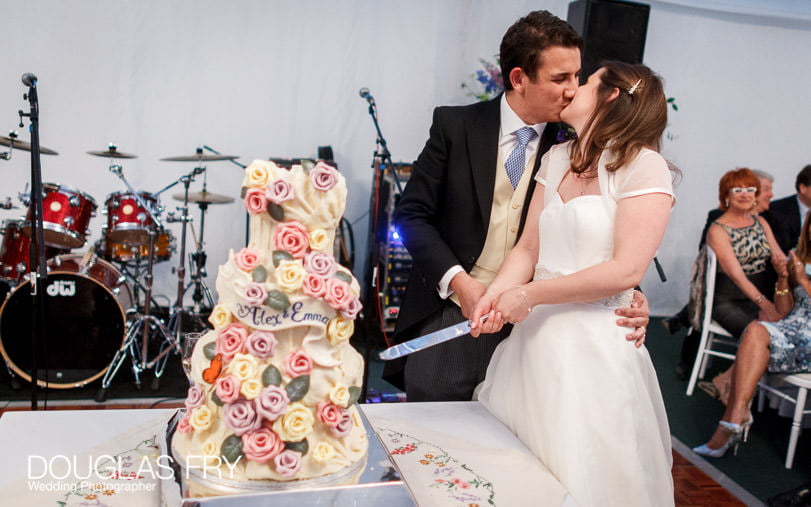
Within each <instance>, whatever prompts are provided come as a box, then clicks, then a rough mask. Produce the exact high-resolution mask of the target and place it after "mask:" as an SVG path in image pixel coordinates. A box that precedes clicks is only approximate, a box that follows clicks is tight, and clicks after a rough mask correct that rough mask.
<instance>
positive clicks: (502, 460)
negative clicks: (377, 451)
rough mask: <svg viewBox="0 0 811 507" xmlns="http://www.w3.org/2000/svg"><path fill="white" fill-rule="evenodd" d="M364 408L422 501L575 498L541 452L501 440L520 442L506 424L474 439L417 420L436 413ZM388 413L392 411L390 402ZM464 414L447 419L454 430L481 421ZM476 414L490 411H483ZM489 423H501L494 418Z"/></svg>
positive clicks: (518, 502) (475, 503)
mask: <svg viewBox="0 0 811 507" xmlns="http://www.w3.org/2000/svg"><path fill="white" fill-rule="evenodd" d="M471 403H472V402H471ZM422 405H427V404H422ZM434 405H437V404H434ZM381 408H382V407H381ZM432 408H433V409H434V410H435V409H436V406H434V407H432ZM364 412H365V413H366V415H367V417H368V418H369V420H370V422H371V424H372V426H374V428H375V431H376V432H377V434H378V436H379V437H380V439H381V441H382V442H383V445H384V446H385V447H386V448H387V449H388V451H389V453H390V454H391V457H392V458H393V460H394V462H395V463H396V465H397V467H398V468H399V470H400V472H401V473H402V475H403V479H404V480H405V482H406V484H408V487H409V489H410V490H411V492H412V494H413V495H414V497H415V499H416V501H417V503H418V504H419V505H420V506H421V507H427V506H457V505H458V506H464V507H485V506H490V505H495V506H522V505H527V506H529V505H548V506H556V505H572V504H573V501H572V499H571V497H570V496H569V495H568V493H567V491H566V490H565V489H564V487H563V486H562V485H561V484H560V483H559V482H558V481H557V479H555V477H554V476H553V475H552V474H551V473H550V472H549V471H548V470H547V469H546V467H544V465H543V464H542V463H541V462H540V461H539V460H538V459H537V458H536V457H535V456H533V455H532V454H530V453H529V452H528V451H526V450H523V451H522V450H519V449H518V448H516V447H517V446H516V445H503V446H499V443H501V441H505V440H514V441H515V442H518V440H517V439H516V438H515V437H514V436H513V435H512V434H511V433H509V431H508V430H507V429H506V428H505V427H503V426H501V427H500V430H501V431H489V430H488V431H485V432H483V433H486V434H488V435H491V436H492V438H491V439H489V440H488V439H485V440H477V441H471V440H466V439H461V438H457V437H456V436H451V435H449V434H448V433H445V432H437V431H433V430H432V429H428V428H426V427H424V426H422V425H420V424H416V423H414V422H411V421H420V422H426V423H429V424H430V423H431V422H432V421H436V419H435V418H433V419H432V418H431V417H427V418H424V419H420V418H419V417H414V418H412V417H409V418H408V419H405V418H396V419H395V418H390V417H386V416H384V415H378V414H379V412H378V411H373V410H366V409H364ZM382 413H383V414H385V413H386V412H385V408H384V409H383V411H382ZM450 413H451V414H452V413H453V412H450ZM459 415H460V416H461V417H457V418H453V417H450V418H448V420H447V424H446V426H447V428H448V429H449V430H450V431H451V432H453V427H454V426H455V425H458V426H457V427H459V428H461V427H462V425H465V426H468V427H470V426H476V425H479V423H480V422H481V421H477V420H475V419H474V420H471V418H470V417H465V416H470V412H467V413H464V414H459ZM474 416H482V417H485V416H484V415H483V414H482V413H481V412H475V413H474ZM488 416H489V414H488ZM454 419H455V420H454ZM487 424H498V425H500V423H498V421H494V419H491V420H488V421H487ZM479 429H480V430H481V429H482V428H481V426H479ZM505 432H506V433H505ZM453 433H454V434H455V435H459V434H460V433H461V434H464V432H453ZM470 435H472V436H474V437H478V436H477V435H475V434H470ZM464 436H468V435H464ZM511 444H512V443H511Z"/></svg>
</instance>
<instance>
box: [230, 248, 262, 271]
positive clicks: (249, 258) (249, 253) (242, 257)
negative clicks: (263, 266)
mask: <svg viewBox="0 0 811 507" xmlns="http://www.w3.org/2000/svg"><path fill="white" fill-rule="evenodd" d="M234 262H235V263H236V265H237V267H238V268H239V269H241V270H242V271H252V270H253V269H254V268H255V267H256V266H258V265H259V252H257V251H256V250H254V249H253V248H250V247H247V246H246V247H245V248H243V249H242V250H240V251H239V252H237V253H235V254H234Z"/></svg>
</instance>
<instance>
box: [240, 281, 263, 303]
mask: <svg viewBox="0 0 811 507" xmlns="http://www.w3.org/2000/svg"><path fill="white" fill-rule="evenodd" d="M243 297H244V298H245V304H246V305H248V306H261V305H262V303H264V302H265V299H267V298H268V291H267V290H266V289H265V284H263V283H257V282H251V283H249V284H248V286H247V287H245V293H244V294H243Z"/></svg>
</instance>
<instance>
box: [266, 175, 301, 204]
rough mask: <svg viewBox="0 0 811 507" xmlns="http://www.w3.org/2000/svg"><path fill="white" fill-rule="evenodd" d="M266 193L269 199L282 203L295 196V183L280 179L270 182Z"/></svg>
mask: <svg viewBox="0 0 811 507" xmlns="http://www.w3.org/2000/svg"><path fill="white" fill-rule="evenodd" d="M265 195H266V196H267V198H268V200H269V201H271V202H275V203H276V204H281V203H283V202H285V201H289V200H290V199H292V198H293V197H295V192H294V191H293V185H291V184H290V182H289V181H287V180H283V179H278V180H276V181H273V182H271V183H269V184H268V190H267V193H266V194H265Z"/></svg>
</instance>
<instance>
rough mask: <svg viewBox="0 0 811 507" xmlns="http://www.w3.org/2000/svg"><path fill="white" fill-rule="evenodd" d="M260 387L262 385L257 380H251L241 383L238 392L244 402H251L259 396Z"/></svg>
mask: <svg viewBox="0 0 811 507" xmlns="http://www.w3.org/2000/svg"><path fill="white" fill-rule="evenodd" d="M262 387H263V386H262V383H261V382H259V380H257V379H255V378H252V379H249V380H246V381H245V382H243V383H242V386H241V387H240V388H239V392H240V393H242V396H244V397H245V399H246V400H252V399H254V398H256V397H257V396H259V391H261V390H262Z"/></svg>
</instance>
